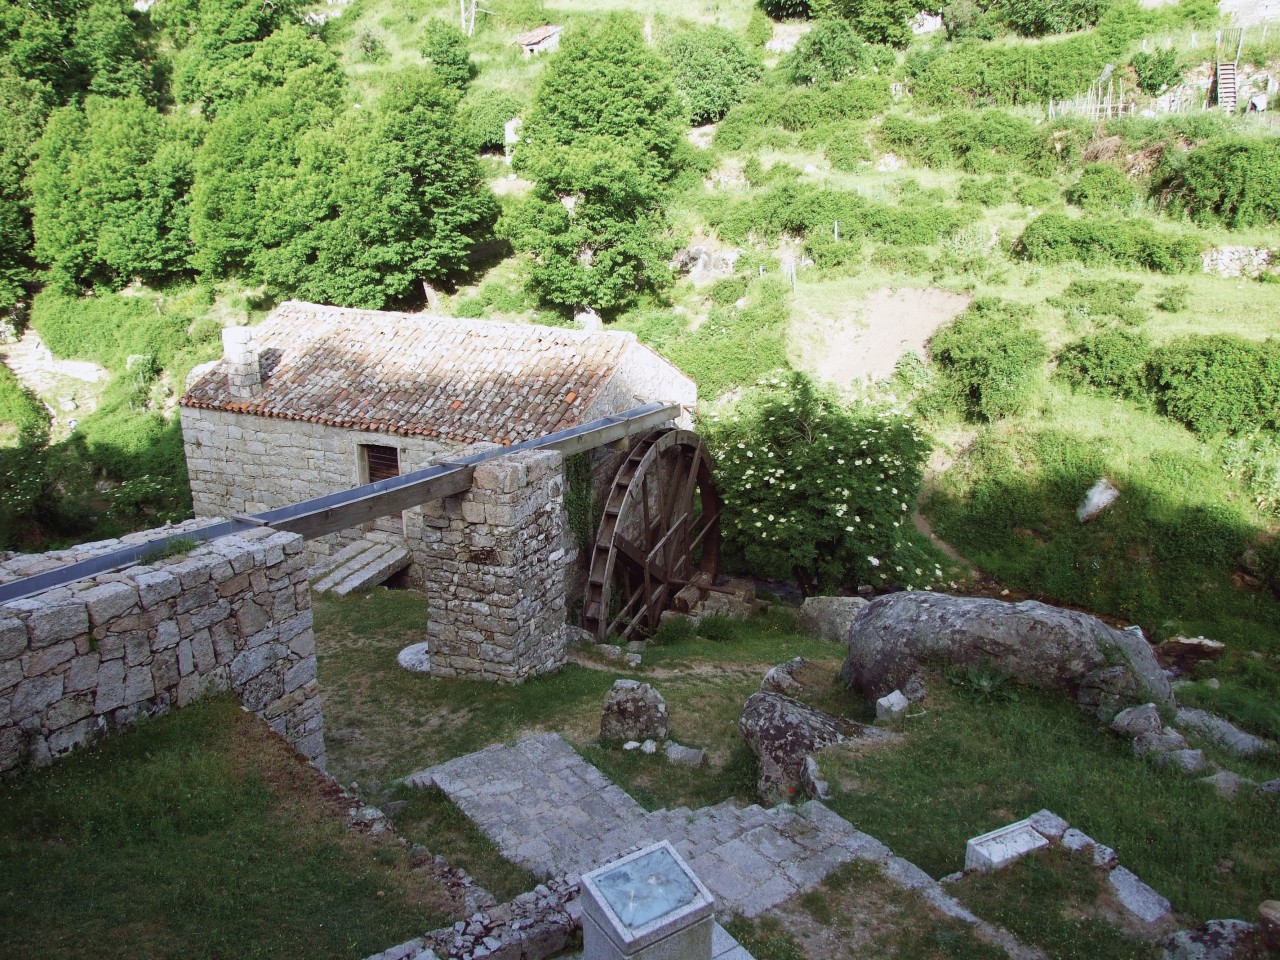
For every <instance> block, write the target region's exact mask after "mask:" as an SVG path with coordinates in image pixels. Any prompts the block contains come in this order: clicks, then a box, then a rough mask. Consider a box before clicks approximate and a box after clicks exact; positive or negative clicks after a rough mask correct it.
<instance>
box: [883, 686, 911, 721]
mask: <svg viewBox="0 0 1280 960" xmlns="http://www.w3.org/2000/svg"><path fill="white" fill-rule="evenodd" d="M908 706H910V704H909V702H908V700H907V698H906V697H904V696H903V695H902V691H901V690H895V691H893V693H890V694H888V695H887V696H883V697H881V698H880V699H879V700H877V701H876V719H877V720H883V721H884V722H886V723H897V722H898V721H899V720H901V719H902V718H903V717H905V716H906V715H907V707H908Z"/></svg>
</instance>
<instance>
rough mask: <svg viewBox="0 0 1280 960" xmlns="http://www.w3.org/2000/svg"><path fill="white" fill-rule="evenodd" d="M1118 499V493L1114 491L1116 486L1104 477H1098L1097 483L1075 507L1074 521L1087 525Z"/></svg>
mask: <svg viewBox="0 0 1280 960" xmlns="http://www.w3.org/2000/svg"><path fill="white" fill-rule="evenodd" d="M1119 498H1120V491H1119V490H1117V489H1116V485H1115V484H1114V483H1112V482H1111V481H1110V480H1108V479H1107V478H1106V477H1099V478H1098V482H1097V483H1095V484H1094V485H1093V486H1092V487H1090V488H1089V491H1088V492H1087V493H1086V494H1085V495H1084V500H1083V501H1082V502H1081V503H1080V506H1078V507H1076V519H1077V520H1079V521H1080V522H1081V523H1088V522H1089V521H1090V520H1092V519H1094V518H1095V517H1097V516H1098V514H1100V513H1102V511H1103V510H1106V509H1107V507H1109V506H1111V505H1112V504H1113V503H1115V502H1116V500H1118V499H1119Z"/></svg>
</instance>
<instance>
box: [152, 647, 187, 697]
mask: <svg viewBox="0 0 1280 960" xmlns="http://www.w3.org/2000/svg"><path fill="white" fill-rule="evenodd" d="M180 677H181V671H180V670H179V669H178V651H177V650H162V651H160V652H159V653H157V654H156V656H155V659H154V660H153V661H152V663H151V678H152V680H153V681H154V682H155V687H156V689H157V690H167V689H168V688H169V687H173V686H176V685H177V683H178V679H179V678H180Z"/></svg>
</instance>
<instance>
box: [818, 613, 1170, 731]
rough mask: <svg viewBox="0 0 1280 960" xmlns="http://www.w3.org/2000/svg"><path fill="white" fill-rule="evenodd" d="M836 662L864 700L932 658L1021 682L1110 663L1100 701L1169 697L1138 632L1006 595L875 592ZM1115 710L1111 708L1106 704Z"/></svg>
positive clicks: (1071, 676)
mask: <svg viewBox="0 0 1280 960" xmlns="http://www.w3.org/2000/svg"><path fill="white" fill-rule="evenodd" d="M848 643H849V654H848V656H847V657H846V658H845V662H844V667H843V669H842V671H841V674H842V676H843V677H844V680H845V682H846V683H848V684H850V685H851V686H854V687H856V688H857V689H858V690H860V691H861V692H862V694H863V696H864V697H865V698H866V699H867V702H868V703H874V702H875V701H876V700H878V699H879V698H880V697H882V696H884V695H885V694H887V693H889V692H890V691H892V690H895V689H902V690H905V689H906V687H907V684H908V683H909V682H910V681H912V680H918V675H919V673H920V672H921V671H922V670H923V669H924V668H925V666H926V665H929V666H937V665H942V666H955V667H969V666H980V665H982V664H983V663H986V664H988V665H989V666H991V667H992V668H994V669H996V670H999V671H1000V672H1001V673H1004V674H1006V675H1007V676H1009V677H1010V678H1011V679H1012V680H1014V681H1016V682H1018V683H1024V684H1027V685H1030V686H1035V687H1045V688H1054V689H1066V690H1078V689H1080V688H1081V687H1082V685H1083V684H1084V681H1085V679H1086V678H1087V677H1089V676H1090V675H1094V674H1098V673H1099V672H1101V671H1109V672H1110V674H1109V675H1108V676H1107V678H1106V680H1107V684H1106V685H1107V692H1106V695H1105V696H1102V695H1100V696H1098V697H1096V698H1086V700H1087V699H1096V700H1097V701H1099V703H1098V704H1092V703H1090V704H1087V705H1090V706H1102V707H1103V708H1104V709H1109V708H1110V707H1111V706H1112V705H1113V703H1115V701H1116V698H1121V699H1122V700H1130V701H1132V699H1135V698H1136V697H1138V696H1141V697H1143V698H1144V699H1147V700H1151V701H1153V702H1155V703H1156V704H1158V705H1159V704H1170V703H1172V698H1173V693H1172V691H1171V690H1170V688H1169V681H1168V679H1167V678H1166V677H1165V675H1164V673H1163V672H1162V671H1161V670H1160V667H1159V664H1157V663H1156V659H1155V657H1154V656H1153V655H1152V653H1151V648H1150V646H1149V645H1148V644H1147V642H1146V641H1145V640H1143V639H1142V638H1141V637H1140V636H1137V635H1136V634H1132V633H1127V632H1125V631H1122V630H1115V629H1113V628H1111V627H1109V626H1107V624H1105V623H1103V622H1102V621H1101V620H1099V619H1097V618H1096V617H1091V616H1089V615H1088V614H1085V613H1079V612H1077V611H1075V610H1063V609H1060V608H1058V607H1051V606H1048V605H1047V604H1043V603H1038V602H1036V601H1034V600H1026V601H1023V602H1022V603H1005V602H1004V601H1000V600H988V599H983V598H975V597H953V596H948V595H946V594H939V593H930V592H914V591H907V592H903V593H894V594H889V595H888V596H884V597H879V598H877V599H876V600H873V601H872V602H871V603H869V604H868V605H867V606H866V607H865V608H864V609H863V610H862V611H861V612H860V613H859V614H858V615H857V616H856V617H855V618H854V621H853V623H852V625H851V626H850V628H849V634H848ZM1112 712H1114V711H1112Z"/></svg>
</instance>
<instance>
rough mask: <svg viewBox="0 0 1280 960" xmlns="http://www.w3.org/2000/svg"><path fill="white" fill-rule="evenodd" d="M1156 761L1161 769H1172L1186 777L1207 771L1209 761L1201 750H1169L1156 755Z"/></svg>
mask: <svg viewBox="0 0 1280 960" xmlns="http://www.w3.org/2000/svg"><path fill="white" fill-rule="evenodd" d="M1156 760H1157V761H1158V762H1159V764H1160V766H1162V767H1173V768H1174V769H1176V770H1180V771H1182V772H1183V773H1185V774H1187V776H1195V775H1196V774H1200V773H1204V772H1205V771H1206V770H1208V769H1209V761H1208V759H1207V758H1206V757H1205V755H1204V751H1203V750H1170V751H1169V752H1168V753H1161V754H1159V755H1157V757H1156Z"/></svg>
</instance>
